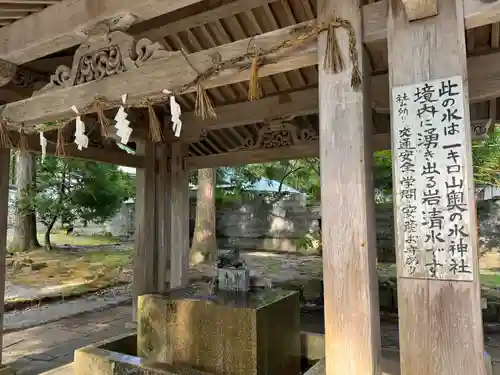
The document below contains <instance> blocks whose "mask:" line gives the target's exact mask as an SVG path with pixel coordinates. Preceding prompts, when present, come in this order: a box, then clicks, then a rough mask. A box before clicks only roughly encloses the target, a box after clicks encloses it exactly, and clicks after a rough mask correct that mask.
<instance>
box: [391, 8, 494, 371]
mask: <svg viewBox="0 0 500 375" xmlns="http://www.w3.org/2000/svg"><path fill="white" fill-rule="evenodd" d="M415 4H417V3H416V2H415ZM437 4H438V8H437V9H438V14H437V15H436V16H431V17H429V18H425V19H421V20H416V21H414V22H409V21H408V18H407V14H406V12H405V8H404V6H403V4H402V1H401V0H395V1H390V2H389V19H388V25H387V26H388V43H389V76H390V86H391V99H392V109H391V123H392V130H391V134H392V150H393V165H394V166H393V171H394V173H393V174H394V179H393V180H394V207H395V208H394V211H395V222H396V223H395V228H396V249H397V266H398V305H399V329H400V345H401V374H402V375H470V374H478V375H483V374H484V371H485V369H484V363H483V346H484V344H483V332H482V319H481V306H480V288H479V269H478V254H477V242H476V240H477V234H476V217H475V208H474V181H473V173H472V156H471V134H470V125H469V124H470V119H469V101H468V82H467V64H466V49H465V33H464V30H465V26H464V14H463V0H440V1H437Z"/></svg>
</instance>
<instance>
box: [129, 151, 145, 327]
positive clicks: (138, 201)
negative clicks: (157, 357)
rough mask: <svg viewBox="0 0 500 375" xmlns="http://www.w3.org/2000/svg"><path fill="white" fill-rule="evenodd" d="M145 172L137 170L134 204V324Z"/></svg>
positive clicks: (138, 284)
mask: <svg viewBox="0 0 500 375" xmlns="http://www.w3.org/2000/svg"><path fill="white" fill-rule="evenodd" d="M144 148H145V147H144V142H137V143H136V154H137V155H144ZM145 183H146V180H145V171H144V168H137V169H136V171H135V202H134V219H135V231H134V232H135V233H134V235H135V241H134V274H133V281H132V322H137V297H138V296H139V295H140V294H141V288H142V286H141V284H140V281H139V276H138V273H139V272H141V270H140V265H139V259H140V258H139V256H140V255H139V254H140V252H141V245H142V244H141V241H143V239H142V238H143V236H141V234H140V233H141V232H142V231H143V229H142V228H143V222H144V197H145V189H146V185H145Z"/></svg>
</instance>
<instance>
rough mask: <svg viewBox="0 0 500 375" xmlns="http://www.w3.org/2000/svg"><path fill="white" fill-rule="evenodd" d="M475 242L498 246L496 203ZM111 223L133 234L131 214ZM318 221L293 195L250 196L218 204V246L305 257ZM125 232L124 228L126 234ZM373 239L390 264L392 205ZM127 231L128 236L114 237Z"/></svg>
mask: <svg viewBox="0 0 500 375" xmlns="http://www.w3.org/2000/svg"><path fill="white" fill-rule="evenodd" d="M477 212H478V217H479V240H480V244H481V246H482V248H483V251H484V249H491V248H499V247H500V236H499V235H500V200H488V201H481V202H478V204H477ZM195 213H196V198H192V199H191V210H190V218H191V221H190V222H191V231H190V233H191V235H192V231H193V228H194V219H195ZM119 216H120V218H119V220H118V219H116V220H114V221H113V222H114V227H115V230H113V231H112V232H113V234H114V235H126V234H130V233H131V232H133V225H131V224H130V223H128V222H127V220H133V214H132V215H130V214H129V211H124V212H121V213H120V215H119ZM320 217H321V213H320V207H319V205H310V204H307V203H306V202H305V201H304V200H303V198H302V196H300V195H292V196H289V197H286V198H284V199H282V200H279V201H277V202H273V201H271V198H269V197H263V196H254V197H252V198H247V199H246V200H244V201H241V202H225V203H221V202H218V204H217V241H218V244H219V247H221V248H225V247H234V246H237V247H240V248H242V249H248V250H251V249H260V250H270V251H287V252H296V251H300V252H305V253H311V252H314V251H315V249H314V248H313V249H304V248H302V249H301V248H299V245H300V244H299V242H301V241H300V239H301V238H303V237H304V235H306V233H317V232H318V227H319V225H318V220H319V219H320ZM125 228H126V229H125ZM376 228H377V232H376V236H377V249H378V258H379V260H380V261H387V262H393V261H394V260H395V253H394V238H393V237H394V236H393V212H392V204H378V205H377V206H376ZM124 230H126V231H127V233H123V234H120V233H118V232H120V231H124Z"/></svg>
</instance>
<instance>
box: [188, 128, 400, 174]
mask: <svg viewBox="0 0 500 375" xmlns="http://www.w3.org/2000/svg"><path fill="white" fill-rule="evenodd" d="M371 148H372V150H373V151H374V152H375V151H383V150H390V149H391V135H390V134H388V133H386V134H373V136H372V144H371ZM318 156H319V142H318V141H311V142H310V143H306V144H301V145H296V146H290V147H280V148H274V149H257V150H246V151H234V152H228V153H224V154H215V155H203V156H187V157H186V158H185V163H186V168H187V169H201V168H217V167H234V166H237V165H243V164H250V163H267V162H271V161H276V160H286V159H302V158H316V157H318Z"/></svg>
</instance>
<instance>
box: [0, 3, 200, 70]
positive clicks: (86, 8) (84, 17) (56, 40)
mask: <svg viewBox="0 0 500 375" xmlns="http://www.w3.org/2000/svg"><path fill="white" fill-rule="evenodd" d="M201 1H202V0H176V1H173V0H168V1H165V0H67V1H61V2H59V3H57V4H54V5H51V6H50V7H47V8H45V9H44V10H42V11H40V12H37V13H34V14H32V15H30V16H28V17H24V18H22V19H20V20H18V21H16V22H14V23H13V24H11V25H9V26H6V27H3V28H1V29H0V41H1V43H0V59H4V60H7V61H10V62H12V63H15V64H17V65H20V64H24V63H26V62H28V61H32V60H36V59H38V58H40V57H43V56H47V55H50V54H52V53H55V52H58V51H61V50H64V49H66V48H70V47H73V46H75V45H77V44H80V43H82V42H84V41H85V40H86V38H87V35H86V33H85V32H86V31H87V30H88V29H89V27H91V26H93V25H95V24H97V23H99V22H102V21H107V20H112V19H117V18H120V17H121V16H123V15H133V17H135V19H136V20H137V22H142V21H147V20H149V19H152V18H155V17H157V16H160V15H162V14H165V13H169V12H173V11H174V10H177V9H180V8H183V7H187V6H189V5H192V4H196V3H199V2H201ZM54 20H57V21H56V22H54Z"/></svg>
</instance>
